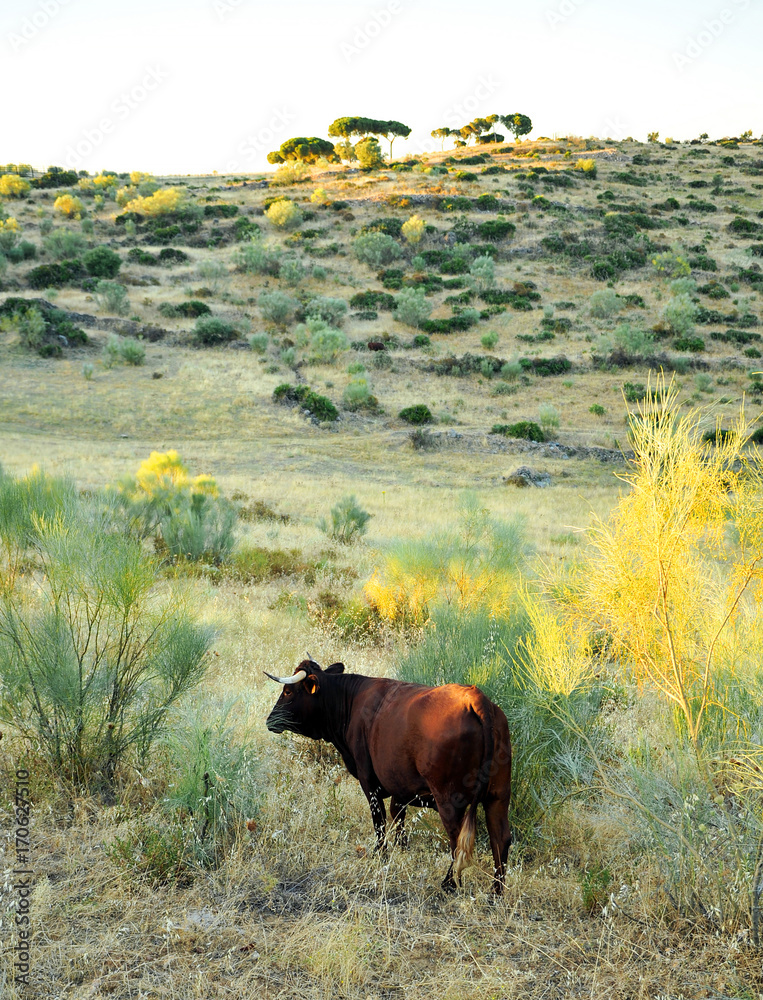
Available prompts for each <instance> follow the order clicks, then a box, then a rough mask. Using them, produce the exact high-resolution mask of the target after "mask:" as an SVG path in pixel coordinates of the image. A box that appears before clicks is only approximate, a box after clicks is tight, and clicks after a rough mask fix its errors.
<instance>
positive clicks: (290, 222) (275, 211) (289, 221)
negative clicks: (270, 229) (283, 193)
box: [265, 198, 302, 229]
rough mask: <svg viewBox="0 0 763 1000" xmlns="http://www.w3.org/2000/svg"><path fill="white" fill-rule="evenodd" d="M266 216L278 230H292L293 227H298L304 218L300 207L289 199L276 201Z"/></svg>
mask: <svg viewBox="0 0 763 1000" xmlns="http://www.w3.org/2000/svg"><path fill="white" fill-rule="evenodd" d="M265 215H267V217H268V220H269V221H270V222H272V223H273V225H274V226H276V227H277V228H278V229H290V228H291V227H292V226H296V225H297V223H298V222H299V221H300V219H301V218H302V213H301V212H300V210H299V206H298V205H295V204H294V202H293V201H289V199H288V198H279V200H278V201H274V202H273V204H272V205H271V206H270V208H269V209H268V210H267V211H266V212H265Z"/></svg>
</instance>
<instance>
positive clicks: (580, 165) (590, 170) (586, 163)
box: [575, 160, 598, 180]
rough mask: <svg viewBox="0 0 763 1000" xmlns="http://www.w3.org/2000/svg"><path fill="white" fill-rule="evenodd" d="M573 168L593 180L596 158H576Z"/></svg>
mask: <svg viewBox="0 0 763 1000" xmlns="http://www.w3.org/2000/svg"><path fill="white" fill-rule="evenodd" d="M575 169H576V170H580V171H582V173H583V176H584V177H585V178H586V179H587V180H594V179H595V177H596V174H597V172H598V171H597V167H596V160H577V161H576V163H575Z"/></svg>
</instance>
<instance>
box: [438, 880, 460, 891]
mask: <svg viewBox="0 0 763 1000" xmlns="http://www.w3.org/2000/svg"><path fill="white" fill-rule="evenodd" d="M456 888H457V886H456V883H455V882H454V881H453V879H452V878H446V879H445V880H444V881H443V883H442V891H443V892H455V891H456Z"/></svg>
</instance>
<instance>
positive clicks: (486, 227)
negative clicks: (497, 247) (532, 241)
mask: <svg viewBox="0 0 763 1000" xmlns="http://www.w3.org/2000/svg"><path fill="white" fill-rule="evenodd" d="M516 231H517V227H516V226H515V225H514V223H513V222H506V221H504V220H501V219H489V220H488V221H487V222H482V223H480V225H479V226H477V232H478V233H479V235H480V236H481V238H482V239H483V240H490V241H491V242H498V241H499V240H505V239H507V238H508V237H509V236H513V235H514V233H515V232H516Z"/></svg>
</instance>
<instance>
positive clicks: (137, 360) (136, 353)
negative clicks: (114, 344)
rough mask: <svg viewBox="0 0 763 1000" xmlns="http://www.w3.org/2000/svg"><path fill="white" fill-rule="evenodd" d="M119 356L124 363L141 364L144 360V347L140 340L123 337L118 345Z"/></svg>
mask: <svg viewBox="0 0 763 1000" xmlns="http://www.w3.org/2000/svg"><path fill="white" fill-rule="evenodd" d="M119 356H120V357H121V359H122V360H123V361H124V363H125V364H126V365H135V366H138V365H142V364H143V363H144V362H145V360H146V348H145V346H144V345H143V343H142V342H141V341H140V340H136V339H135V338H134V337H125V338H124V339H123V340H122V341H121V343H120V345H119Z"/></svg>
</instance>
